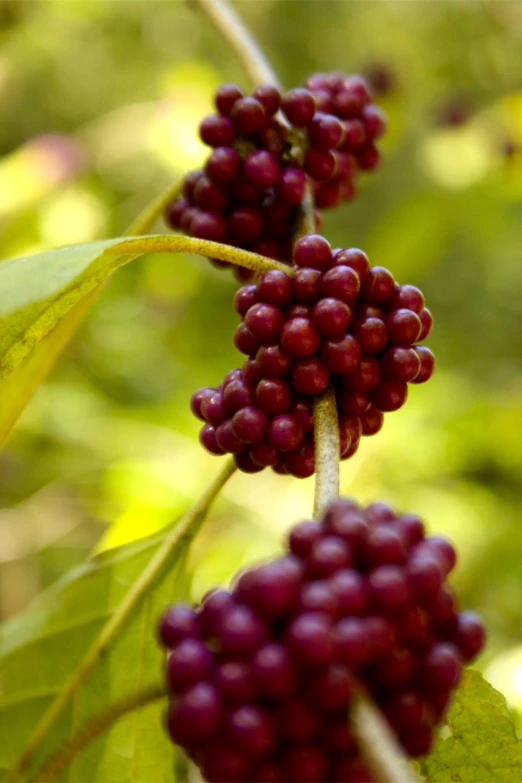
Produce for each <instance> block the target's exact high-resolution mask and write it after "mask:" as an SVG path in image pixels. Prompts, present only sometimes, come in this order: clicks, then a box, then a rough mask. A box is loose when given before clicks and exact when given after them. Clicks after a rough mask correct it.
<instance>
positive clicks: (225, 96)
mask: <svg viewBox="0 0 522 783" xmlns="http://www.w3.org/2000/svg"><path fill="white" fill-rule="evenodd" d="M242 97H243V91H242V90H241V89H240V88H239V87H238V86H237V84H222V85H221V86H220V87H219V89H218V90H217V92H216V97H215V102H216V108H217V110H218V112H219V113H220V114H223V115H224V116H225V117H230V112H231V111H232V107H233V106H234V103H235V102H236V101H237V100H239V98H242Z"/></svg>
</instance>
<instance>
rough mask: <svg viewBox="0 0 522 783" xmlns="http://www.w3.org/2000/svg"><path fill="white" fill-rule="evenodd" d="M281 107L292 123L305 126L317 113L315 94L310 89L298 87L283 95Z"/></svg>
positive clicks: (299, 126)
mask: <svg viewBox="0 0 522 783" xmlns="http://www.w3.org/2000/svg"><path fill="white" fill-rule="evenodd" d="M281 108H282V110H283V113H284V114H285V116H286V117H287V119H288V120H289V121H290V122H291V123H292V125H295V126H296V127H297V128H304V127H305V125H308V124H309V123H310V122H311V121H312V118H313V116H314V114H315V100H314V96H313V95H312V93H311V92H310V91H309V90H306V89H304V88H303V87H296V88H295V89H293V90H289V91H288V92H287V93H286V94H285V95H284V96H283V99H282V101H281Z"/></svg>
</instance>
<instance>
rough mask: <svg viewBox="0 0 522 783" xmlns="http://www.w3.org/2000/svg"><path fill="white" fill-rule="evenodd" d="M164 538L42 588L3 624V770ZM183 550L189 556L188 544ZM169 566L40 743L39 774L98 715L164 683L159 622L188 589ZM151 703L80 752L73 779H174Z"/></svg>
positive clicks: (157, 708) (156, 707)
mask: <svg viewBox="0 0 522 783" xmlns="http://www.w3.org/2000/svg"><path fill="white" fill-rule="evenodd" d="M163 538H164V536H155V537H154V538H149V539H146V540H144V541H141V542H139V543H133V544H129V545H126V546H124V547H121V548H119V549H114V550H111V551H110V552H109V553H105V554H103V555H101V556H99V557H96V558H93V559H92V560H90V561H88V562H87V563H86V564H84V565H83V566H81V567H80V568H77V569H75V570H74V571H73V572H72V573H71V574H70V575H67V576H66V577H64V578H63V579H61V580H60V581H59V582H58V583H57V584H55V585H53V586H52V587H51V588H49V589H48V590H46V591H45V592H44V593H42V594H41V595H40V596H39V597H38V598H37V600H36V601H35V602H34V603H33V604H32V605H31V607H29V608H28V609H27V610H26V611H24V612H23V613H22V614H20V615H19V616H17V617H16V618H14V619H12V620H10V621H8V622H6V623H5V624H4V626H3V627H2V628H1V630H0V680H1V683H2V688H1V691H0V769H1V770H2V771H3V772H5V770H6V769H8V768H10V767H12V765H13V764H14V762H15V761H16V759H17V757H18V756H19V754H20V752H21V750H22V748H23V747H24V745H25V743H26V742H27V740H28V738H29V735H30V733H31V731H32V730H33V729H34V727H35V725H36V724H37V722H38V721H39V720H40V718H41V717H42V715H43V714H44V712H45V710H46V709H47V707H48V706H49V704H50V703H51V701H52V699H53V697H54V696H55V695H56V694H57V693H58V691H59V690H60V688H61V686H62V685H63V684H64V682H65V681H66V680H67V679H68V677H69V676H70V675H71V673H72V672H73V671H74V670H75V668H76V666H77V665H78V663H79V661H80V660H81V659H82V657H83V655H84V653H85V651H86V649H87V648H88V646H89V645H90V643H91V642H92V641H93V639H94V638H95V637H96V636H97V634H98V633H99V631H100V629H101V628H102V626H103V625H104V623H105V622H106V620H107V618H108V617H109V616H110V615H111V614H112V612H113V611H114V609H115V608H116V607H117V606H118V604H119V603H120V601H121V599H122V598H123V596H124V595H125V594H126V592H127V591H128V589H129V587H130V586H131V585H132V584H133V583H134V582H135V581H136V579H137V577H138V576H139V574H140V573H141V571H142V570H143V568H144V567H145V565H146V564H147V562H148V561H149V559H150V558H151V556H152V555H153V554H154V552H155V551H156V549H157V548H158V546H159V545H160V544H161V542H162V540H163ZM187 546H188V544H186V545H185V546H183V547H182V548H181V549H180V551H179V552H178V553H177V557H176V563H175V564H178V563H180V562H182V561H183V557H184V554H185V552H186V547H187ZM175 564H173V563H172V562H171V563H170V569H169V570H168V571H167V573H164V574H163V578H161V579H160V580H159V581H158V582H157V583H156V584H155V585H154V586H153V588H152V589H151V590H150V591H149V592H148V594H147V595H146V596H145V598H144V599H142V601H141V602H140V603H139V604H138V606H137V608H136V609H135V610H134V613H133V615H132V617H131V618H130V619H129V621H128V623H127V624H126V625H125V626H124V628H123V629H122V631H121V633H120V634H119V636H118V637H117V638H116V640H115V641H114V642H113V644H112V645H111V647H110V650H109V651H108V652H107V653H106V654H105V655H104V657H103V658H102V659H101V660H100V661H98V663H97V664H96V666H95V667H94V668H93V670H92V671H91V672H90V674H89V676H88V678H87V680H86V681H85V683H84V684H83V686H82V688H81V689H80V691H79V692H78V694H77V695H76V696H75V698H74V700H73V701H72V703H71V704H70V705H69V706H68V708H67V709H66V710H64V713H63V714H62V716H61V717H60V719H59V720H58V721H57V722H56V724H55V725H54V726H53V728H52V730H51V732H50V733H49V735H48V737H47V738H46V741H45V742H44V744H43V746H42V748H41V749H40V750H39V753H38V755H37V758H36V760H35V763H34V764H33V768H32V769H33V772H34V770H35V769H37V768H38V767H39V766H40V765H41V764H42V762H43V761H44V759H45V758H47V757H48V756H49V755H51V754H52V753H54V752H55V751H56V749H57V748H58V747H59V746H61V745H62V744H63V743H64V742H65V741H67V740H68V739H70V737H71V736H72V735H73V734H74V733H75V732H76V731H78V729H79V728H81V727H82V726H83V725H84V723H85V722H86V721H87V719H88V718H90V717H91V716H92V715H94V714H97V713H99V712H101V711H102V710H103V709H104V708H105V707H106V706H108V705H109V704H110V703H113V702H115V701H118V700H120V699H121V698H123V697H125V696H127V695H129V694H131V693H132V692H134V691H137V690H140V689H142V688H144V687H147V686H149V685H152V684H154V683H157V682H158V681H159V680H160V678H161V675H162V666H163V654H162V651H161V649H160V647H159V645H158V643H157V641H156V639H155V625H156V622H157V618H158V617H159V615H160V614H161V612H162V611H163V609H164V608H165V607H166V606H167V605H168V604H169V603H171V602H172V600H173V598H174V597H178V594H179V572H178V569H176V568H173V566H174V565H175ZM164 707H165V705H164V704H163V703H157V704H152V705H150V706H147V707H146V708H144V709H142V710H140V711H138V712H135V713H133V714H130V715H128V716H126V717H125V718H123V719H122V720H121V721H119V722H118V723H116V724H115V725H114V726H113V727H112V728H111V730H110V731H109V732H108V733H106V734H104V735H102V736H101V737H100V738H98V739H97V740H96V741H95V742H93V743H92V744H91V745H90V746H88V747H87V748H86V750H85V751H83V752H82V753H80V754H79V755H78V756H76V758H75V759H74V760H73V762H72V764H71V766H70V768H69V770H68V773H67V780H69V781H71V782H73V781H78V782H79V781H86V780H88V781H104V782H106V783H109V782H111V783H112V782H114V783H116V781H141V782H142V781H144V780H151V781H158V783H160V782H161V781H172V780H174V771H173V765H174V753H173V748H172V745H171V744H170V743H169V742H168V741H167V738H166V735H165V732H164V731H163V728H162V725H161V715H162V711H163V710H164Z"/></svg>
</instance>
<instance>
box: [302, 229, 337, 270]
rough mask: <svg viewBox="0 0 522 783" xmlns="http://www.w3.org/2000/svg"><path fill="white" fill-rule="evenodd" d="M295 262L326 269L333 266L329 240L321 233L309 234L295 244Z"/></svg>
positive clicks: (313, 267) (303, 265)
mask: <svg viewBox="0 0 522 783" xmlns="http://www.w3.org/2000/svg"><path fill="white" fill-rule="evenodd" d="M294 263H295V265H296V266H299V267H311V268H312V269H319V270H325V269H328V268H329V267H330V266H331V263H332V250H331V247H330V244H329V242H327V241H326V239H324V238H323V237H322V236H320V235H319V234H308V235H306V236H303V237H301V238H300V239H298V240H297V242H296V243H295V245H294Z"/></svg>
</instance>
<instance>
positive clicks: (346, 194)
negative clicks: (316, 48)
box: [305, 72, 386, 209]
mask: <svg viewBox="0 0 522 783" xmlns="http://www.w3.org/2000/svg"><path fill="white" fill-rule="evenodd" d="M305 86H306V88H307V89H308V90H309V92H310V93H311V95H312V96H313V99H314V101H315V105H316V108H317V111H316V113H315V115H314V118H313V120H312V122H311V124H310V125H309V126H308V128H307V136H308V144H309V147H308V150H307V152H306V155H305V171H306V173H307V174H309V175H310V177H311V178H312V180H313V190H314V200H315V205H316V206H317V207H319V208H320V209H324V208H326V207H333V206H336V205H337V204H339V203H340V202H341V201H345V200H347V199H351V198H352V197H353V195H354V194H355V187H354V183H353V180H354V176H355V174H356V173H357V171H358V170H370V169H374V168H375V167H376V166H377V165H378V163H379V160H380V155H379V150H378V149H377V147H376V146H375V142H376V141H377V139H379V138H380V137H381V136H382V135H383V133H384V132H385V130H386V122H385V118H384V115H383V113H382V111H381V110H380V109H379V108H378V107H377V106H375V105H374V104H373V103H372V99H371V95H370V91H369V89H368V85H367V83H366V82H365V80H364V79H363V78H362V77H360V76H349V77H345V76H343V74H340V73H336V72H333V73H317V74H314V75H313V76H309V77H308V79H307V80H306V82H305Z"/></svg>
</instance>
